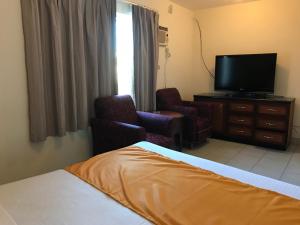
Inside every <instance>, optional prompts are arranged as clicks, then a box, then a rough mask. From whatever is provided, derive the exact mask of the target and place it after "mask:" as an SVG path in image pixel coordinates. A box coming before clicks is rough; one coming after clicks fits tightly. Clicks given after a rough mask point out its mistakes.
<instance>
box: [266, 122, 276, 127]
mask: <svg viewBox="0 0 300 225" xmlns="http://www.w3.org/2000/svg"><path fill="white" fill-rule="evenodd" d="M266 125H267V126H269V127H273V126H275V125H276V124H275V123H266Z"/></svg>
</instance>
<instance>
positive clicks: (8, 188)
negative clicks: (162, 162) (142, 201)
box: [0, 142, 300, 225]
mask: <svg viewBox="0 0 300 225" xmlns="http://www.w3.org/2000/svg"><path fill="white" fill-rule="evenodd" d="M136 146H139V147H142V148H144V149H146V150H149V151H151V152H155V153H158V154H161V155H163V156H166V157H169V158H171V159H174V160H180V161H183V162H185V163H188V164H191V165H193V166H196V167H199V168H202V169H205V170H209V171H212V172H214V173H216V174H219V175H222V176H225V177H229V178H233V179H235V180H238V181H241V182H243V183H247V184H250V185H253V186H256V187H259V188H263V189H267V190H271V191H275V192H278V193H281V194H283V195H286V196H289V197H292V198H294V199H298V200H300V187H298V186H295V185H291V184H287V183H284V182H281V181H277V180H274V179H271V178H267V177H263V176H260V175H256V174H253V173H249V172H246V171H243V170H240V169H236V168H233V167H229V166H226V165H223V164H220V163H216V162H212V161H209V160H205V159H201V158H198V157H194V156H190V155H186V154H184V153H180V152H176V151H172V150H169V149H166V148H163V147H160V146H157V145H154V144H151V143H148V142H140V143H137V144H136ZM0 224H1V225H2V224H3V225H85V224H86V225H99V224H101V225H120V224H130V225H146V224H151V223H150V222H149V221H148V220H146V219H144V218H143V217H141V216H139V215H138V214H136V213H134V212H133V211H131V210H130V209H128V208H126V207H124V206H122V205H121V204H119V203H118V202H116V201H115V200H113V199H111V198H110V197H108V196H107V195H105V194H104V193H102V192H100V191H99V190H97V189H95V188H94V187H92V186H91V185H89V184H87V183H85V182H84V181H82V180H81V179H79V178H78V177H76V176H74V175H72V174H70V173H68V172H66V171H65V170H58V171H54V172H51V173H47V174H44V175H41V176H36V177H33V178H29V179H25V180H22V181H18V182H14V183H10V184H6V185H2V186H0Z"/></svg>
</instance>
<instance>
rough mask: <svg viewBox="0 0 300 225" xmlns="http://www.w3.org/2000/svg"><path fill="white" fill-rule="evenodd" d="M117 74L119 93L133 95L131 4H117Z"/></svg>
mask: <svg viewBox="0 0 300 225" xmlns="http://www.w3.org/2000/svg"><path fill="white" fill-rule="evenodd" d="M116 29H117V30H116V34H117V37H116V40H117V75H118V94H119V95H127V94H128V95H131V96H132V97H133V96H134V95H133V91H134V90H133V84H134V83H133V82H134V79H133V78H134V69H133V28H132V8H131V5H128V4H126V3H122V2H118V4H117V25H116Z"/></svg>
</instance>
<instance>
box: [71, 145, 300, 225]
mask: <svg viewBox="0 0 300 225" xmlns="http://www.w3.org/2000/svg"><path fill="white" fill-rule="evenodd" d="M66 170H67V171H69V172H70V173H72V174H74V175H76V176H78V177H79V178H81V179H82V180H84V181H86V182H87V183H89V184H91V185H93V186H94V187H96V188H97V189H99V190H100V191H102V192H104V193H106V194H107V195H109V196H110V197H112V198H113V199H115V200H116V201H118V202H120V203H121V204H123V205H124V206H126V207H128V208H130V209H132V210H133V211H134V212H136V213H138V214H140V215H142V216H143V217H145V218H146V219H148V220H150V221H152V222H153V223H155V224H174V225H177V224H178V225H179V224H184V225H193V224H195V225H300V201H298V200H295V199H292V198H289V197H287V196H284V195H281V194H278V193H275V192H271V191H267V190H263V189H259V188H256V187H253V186H250V185H247V184H243V183H241V182H238V181H235V180H233V179H229V178H225V177H222V176H219V175H217V174H214V173H212V172H210V171H206V170H202V169H199V168H196V167H193V166H191V165H188V164H185V163H182V162H177V161H174V160H171V159H169V158H166V157H163V156H161V155H158V154H156V153H152V152H148V151H146V150H143V149H141V148H139V147H128V148H124V149H120V150H117V151H113V152H109V153H106V154H102V155H99V156H96V157H94V158H91V159H90V160H87V161H86V162H83V163H79V164H75V165H73V166H70V167H68V168H67V169H66ZM125 223H126V222H125Z"/></svg>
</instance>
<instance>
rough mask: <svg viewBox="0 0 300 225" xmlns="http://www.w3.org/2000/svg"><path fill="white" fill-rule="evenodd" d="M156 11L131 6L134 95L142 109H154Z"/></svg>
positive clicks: (156, 62) (156, 57)
mask: <svg viewBox="0 0 300 225" xmlns="http://www.w3.org/2000/svg"><path fill="white" fill-rule="evenodd" d="M158 20H159V15H158V13H156V12H154V11H152V10H148V9H145V8H143V7H139V6H135V5H134V6H132V22H133V43H134V95H135V102H136V107H137V109H138V110H142V111H152V110H154V109H155V91H156V80H157V69H158V38H157V36H158V28H159V25H158Z"/></svg>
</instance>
